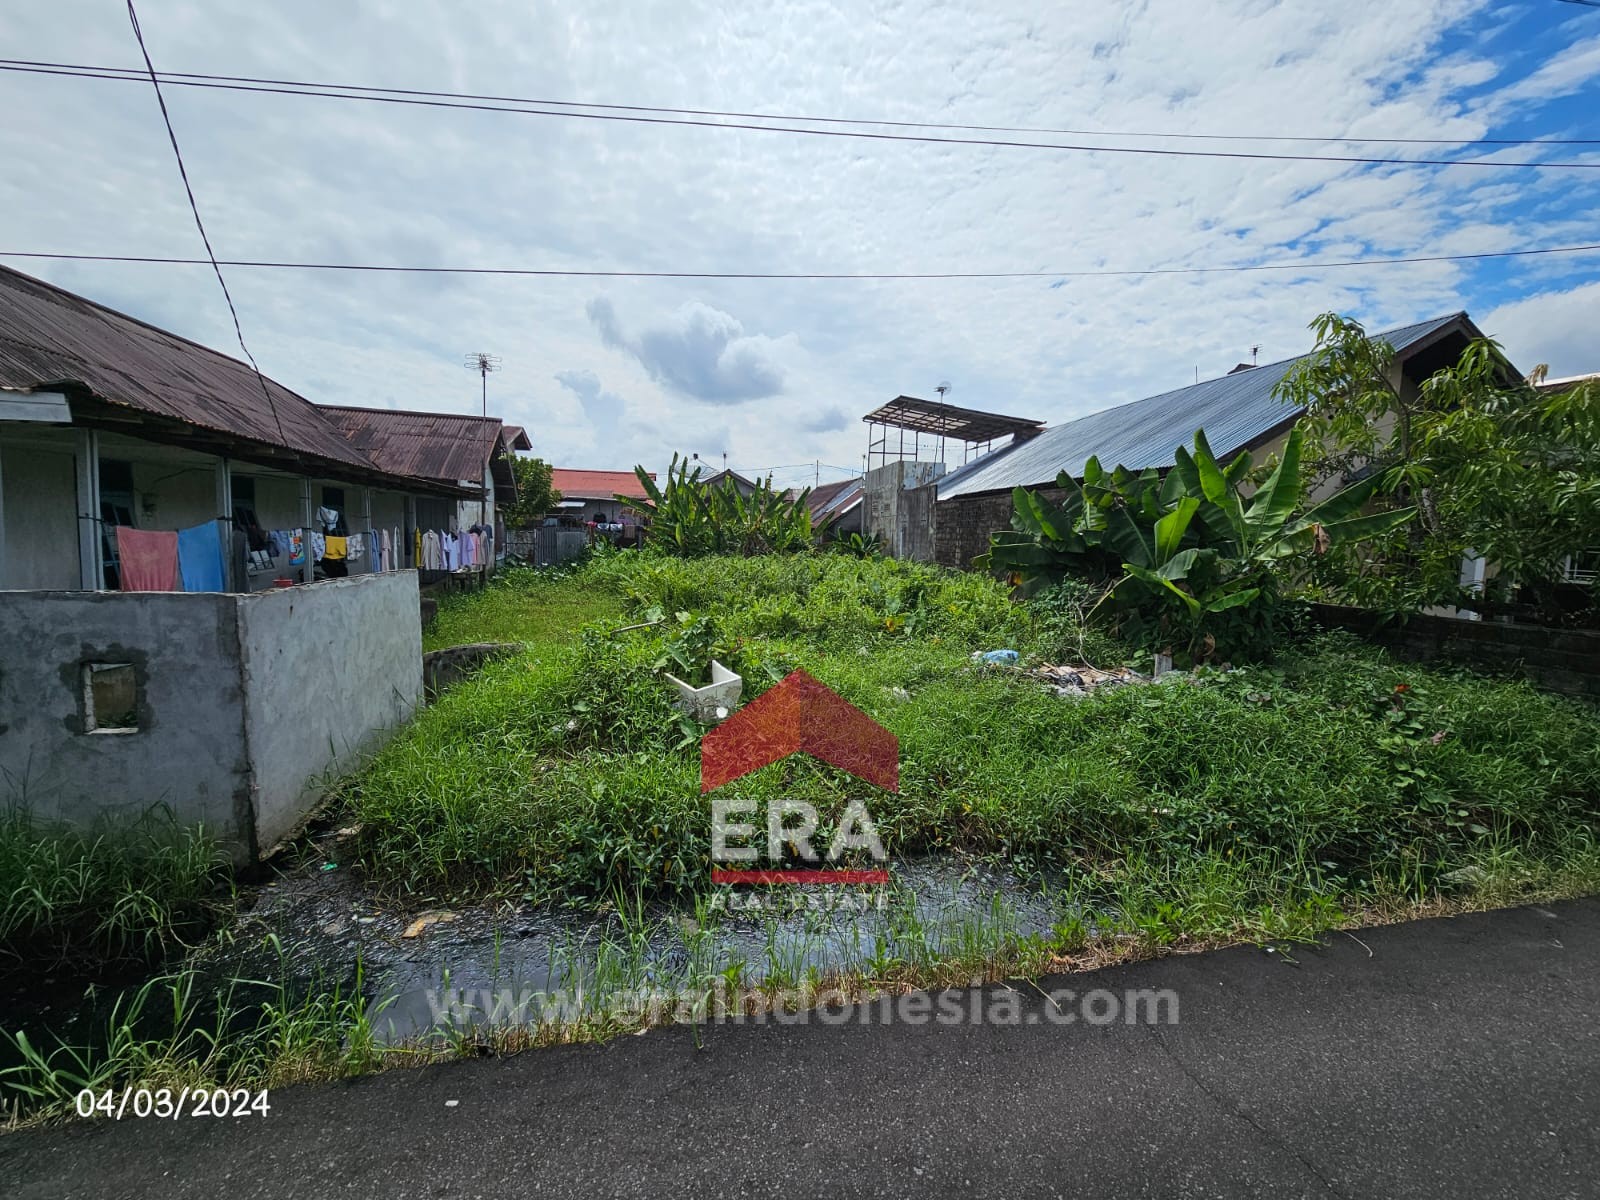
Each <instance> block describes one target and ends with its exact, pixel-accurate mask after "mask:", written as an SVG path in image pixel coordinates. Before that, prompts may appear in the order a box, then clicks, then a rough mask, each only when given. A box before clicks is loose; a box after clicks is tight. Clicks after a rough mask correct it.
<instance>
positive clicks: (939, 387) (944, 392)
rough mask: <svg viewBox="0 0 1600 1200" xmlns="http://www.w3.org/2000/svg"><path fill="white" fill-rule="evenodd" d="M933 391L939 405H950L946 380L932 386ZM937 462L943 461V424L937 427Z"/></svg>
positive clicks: (948, 384)
mask: <svg viewBox="0 0 1600 1200" xmlns="http://www.w3.org/2000/svg"><path fill="white" fill-rule="evenodd" d="M933 390H934V391H936V392H938V393H939V403H940V404H948V403H950V399H949V397H950V381H949V380H948V379H941V380H940V381H939V382H938V383H937V384H935V385H934V388H933ZM939 461H940V462H943V461H944V423H943V422H940V426H939Z"/></svg>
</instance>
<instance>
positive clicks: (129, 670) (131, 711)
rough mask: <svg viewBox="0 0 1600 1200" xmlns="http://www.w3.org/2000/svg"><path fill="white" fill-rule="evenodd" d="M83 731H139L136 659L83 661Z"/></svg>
mask: <svg viewBox="0 0 1600 1200" xmlns="http://www.w3.org/2000/svg"><path fill="white" fill-rule="evenodd" d="M83 731H84V732H85V733H138V732H139V679H138V676H137V675H136V674H135V673H134V669H133V664H132V663H84V664H83Z"/></svg>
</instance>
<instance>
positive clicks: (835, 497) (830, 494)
mask: <svg viewBox="0 0 1600 1200" xmlns="http://www.w3.org/2000/svg"><path fill="white" fill-rule="evenodd" d="M865 496H866V493H865V491H864V490H863V486H862V480H861V479H860V478H859V477H858V478H855V479H841V480H838V481H837V482H835V483H819V484H818V485H817V486H816V487H814V488H812V489H811V492H810V494H809V495H807V496H806V507H807V508H809V509H810V510H811V528H812V529H814V530H817V531H818V532H819V533H820V534H821V535H822V537H824V538H828V539H837V538H842V537H849V536H850V535H851V534H852V533H862V532H863V529H862V515H863V513H864V511H865V506H864V504H863V503H862V502H863V500H864V499H865Z"/></svg>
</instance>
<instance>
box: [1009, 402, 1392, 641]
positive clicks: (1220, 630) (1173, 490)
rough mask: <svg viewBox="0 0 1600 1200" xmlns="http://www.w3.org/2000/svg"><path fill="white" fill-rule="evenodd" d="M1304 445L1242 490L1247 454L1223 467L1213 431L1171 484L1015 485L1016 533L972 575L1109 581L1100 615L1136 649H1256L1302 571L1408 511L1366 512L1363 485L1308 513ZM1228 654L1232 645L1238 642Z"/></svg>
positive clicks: (1152, 477) (1154, 478) (1168, 478)
mask: <svg viewBox="0 0 1600 1200" xmlns="http://www.w3.org/2000/svg"><path fill="white" fill-rule="evenodd" d="M1301 448H1302V435H1301V433H1300V431H1299V430H1298V429H1296V430H1293V431H1291V432H1290V434H1289V437H1288V440H1287V442H1286V444H1285V446H1284V450H1283V453H1282V455H1281V456H1280V458H1279V460H1278V462H1277V464H1276V465H1275V467H1274V469H1273V470H1272V472H1271V474H1270V475H1269V476H1268V477H1267V479H1266V480H1265V482H1263V484H1262V485H1261V487H1260V488H1259V489H1258V490H1257V491H1256V492H1255V493H1254V494H1253V495H1251V496H1248V497H1246V496H1245V495H1244V494H1243V493H1242V492H1241V491H1240V488H1241V485H1242V484H1243V483H1244V481H1245V479H1246V477H1247V475H1248V473H1249V471H1250V467H1251V458H1250V455H1249V454H1248V453H1241V454H1239V455H1238V456H1236V457H1235V458H1234V459H1233V460H1232V461H1231V462H1229V463H1228V464H1227V465H1226V466H1224V465H1223V464H1222V463H1220V462H1218V460H1217V458H1216V456H1215V455H1214V454H1213V453H1212V451H1211V447H1210V445H1209V444H1208V443H1207V441H1206V437H1205V432H1204V430H1197V431H1196V433H1195V440H1194V449H1193V451H1192V452H1190V451H1188V450H1186V449H1183V448H1181V447H1180V448H1179V449H1178V450H1177V452H1176V454H1175V455H1174V466H1173V467H1172V469H1171V470H1169V471H1167V472H1166V474H1165V475H1164V476H1163V475H1162V474H1161V473H1160V472H1158V471H1155V470H1154V469H1147V470H1145V471H1142V472H1139V473H1137V474H1136V473H1134V472H1132V471H1129V470H1127V469H1126V468H1124V467H1120V466H1119V467H1117V468H1116V469H1115V470H1113V471H1110V472H1107V471H1106V470H1105V469H1104V468H1103V467H1102V466H1101V464H1100V463H1099V461H1098V460H1097V459H1093V458H1091V459H1090V460H1089V462H1088V463H1087V464H1086V465H1085V467H1084V476H1083V480H1082V482H1081V483H1080V482H1076V481H1074V480H1072V479H1070V478H1069V477H1067V476H1066V475H1065V474H1062V475H1059V476H1058V477H1057V479H1056V486H1057V488H1059V489H1060V490H1062V491H1063V492H1065V493H1066V495H1065V497H1064V499H1063V500H1061V501H1060V502H1059V503H1058V502H1056V501H1053V500H1049V499H1047V498H1045V497H1042V496H1040V495H1038V494H1037V493H1033V492H1028V491H1027V490H1026V489H1022V488H1018V489H1017V490H1016V491H1015V492H1014V493H1013V497H1012V499H1013V512H1012V520H1011V528H1010V529H1009V530H1003V531H1001V532H999V533H997V534H995V536H994V537H993V538H992V539H991V545H990V550H989V553H988V554H987V555H985V556H983V558H981V559H980V560H978V563H977V565H979V566H980V567H983V568H987V569H990V570H997V571H1003V572H1008V573H1012V574H1014V575H1015V576H1017V577H1018V578H1019V579H1020V581H1021V587H1022V590H1023V594H1025V595H1026V594H1029V593H1030V592H1031V591H1033V590H1035V589H1037V588H1038V587H1040V586H1043V585H1045V584H1048V583H1053V582H1056V581H1057V580H1059V579H1061V578H1063V577H1064V576H1065V575H1068V574H1075V575H1080V576H1085V577H1088V578H1091V579H1099V580H1102V581H1106V582H1108V584H1109V586H1108V588H1107V591H1106V597H1105V600H1104V601H1103V602H1102V604H1101V605H1100V606H1098V607H1097V610H1096V611H1097V612H1100V611H1102V610H1104V612H1105V613H1110V614H1115V620H1116V621H1117V623H1118V625H1119V627H1121V628H1122V630H1123V632H1125V633H1128V634H1130V635H1131V636H1133V637H1134V638H1135V639H1136V640H1140V641H1146V642H1150V641H1154V642H1162V641H1166V642H1167V643H1168V644H1169V645H1170V646H1171V647H1172V648H1173V649H1176V650H1177V651H1178V652H1179V656H1180V657H1183V656H1189V657H1192V658H1204V657H1207V656H1209V655H1210V654H1213V653H1216V652H1217V651H1218V647H1219V645H1220V646H1221V647H1222V649H1223V651H1224V652H1227V651H1230V650H1233V649H1245V650H1248V649H1252V648H1253V649H1257V650H1259V649H1261V648H1262V643H1264V642H1270V638H1271V632H1272V630H1271V625H1272V620H1271V618H1272V613H1273V610H1274V609H1275V608H1276V606H1277V602H1278V598H1279V595H1280V592H1281V590H1282V587H1283V585H1284V583H1285V582H1287V580H1286V576H1287V575H1289V574H1290V573H1291V572H1292V571H1293V569H1294V563H1295V560H1302V561H1304V560H1308V559H1309V558H1310V557H1311V556H1314V555H1320V554H1323V553H1326V552H1327V551H1328V550H1329V549H1330V548H1331V547H1333V546H1335V545H1338V544H1341V543H1348V542H1359V541H1362V540H1364V539H1366V538H1370V537H1375V536H1378V535H1380V534H1383V533H1386V532H1388V531H1390V530H1392V529H1394V528H1396V527H1398V526H1399V525H1403V524H1404V523H1405V522H1407V521H1409V520H1410V519H1411V517H1412V516H1413V515H1414V514H1413V512H1412V510H1403V511H1399V512H1384V513H1374V514H1363V513H1362V512H1361V509H1362V508H1363V506H1364V505H1366V503H1367V502H1368V500H1370V499H1371V497H1372V494H1373V492H1374V490H1375V489H1376V487H1377V485H1378V480H1377V479H1376V478H1373V479H1369V480H1364V481H1362V482H1360V483H1356V484H1354V485H1352V486H1350V487H1348V488H1346V489H1344V490H1343V491H1342V492H1339V493H1338V494H1337V495H1334V496H1332V497H1329V498H1328V499H1326V500H1323V501H1322V502H1320V503H1318V504H1314V505H1312V506H1310V507H1308V508H1302V507H1301V506H1302V503H1303V501H1304V499H1305V497H1304V490H1305V489H1304V483H1303V480H1302V476H1301V470H1300V463H1301ZM1230 643H1231V644H1230Z"/></svg>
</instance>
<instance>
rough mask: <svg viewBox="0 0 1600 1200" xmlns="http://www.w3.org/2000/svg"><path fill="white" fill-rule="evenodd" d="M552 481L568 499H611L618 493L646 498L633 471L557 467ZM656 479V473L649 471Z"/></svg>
mask: <svg viewBox="0 0 1600 1200" xmlns="http://www.w3.org/2000/svg"><path fill="white" fill-rule="evenodd" d="M552 475H553V478H552V480H551V483H552V484H553V485H554V487H555V489H556V491H558V492H560V493H561V495H562V496H563V498H565V499H568V500H610V499H611V498H612V497H614V496H617V495H623V496H633V497H636V498H638V499H640V500H643V499H645V490H644V488H642V487H640V486H639V478H638V476H636V475H635V474H634V473H633V472H632V471H577V470H573V469H572V468H570V467H557V468H555V470H554V471H553V472H552ZM649 475H650V478H651V479H654V478H655V477H656V473H655V472H654V471H651V472H649Z"/></svg>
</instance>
